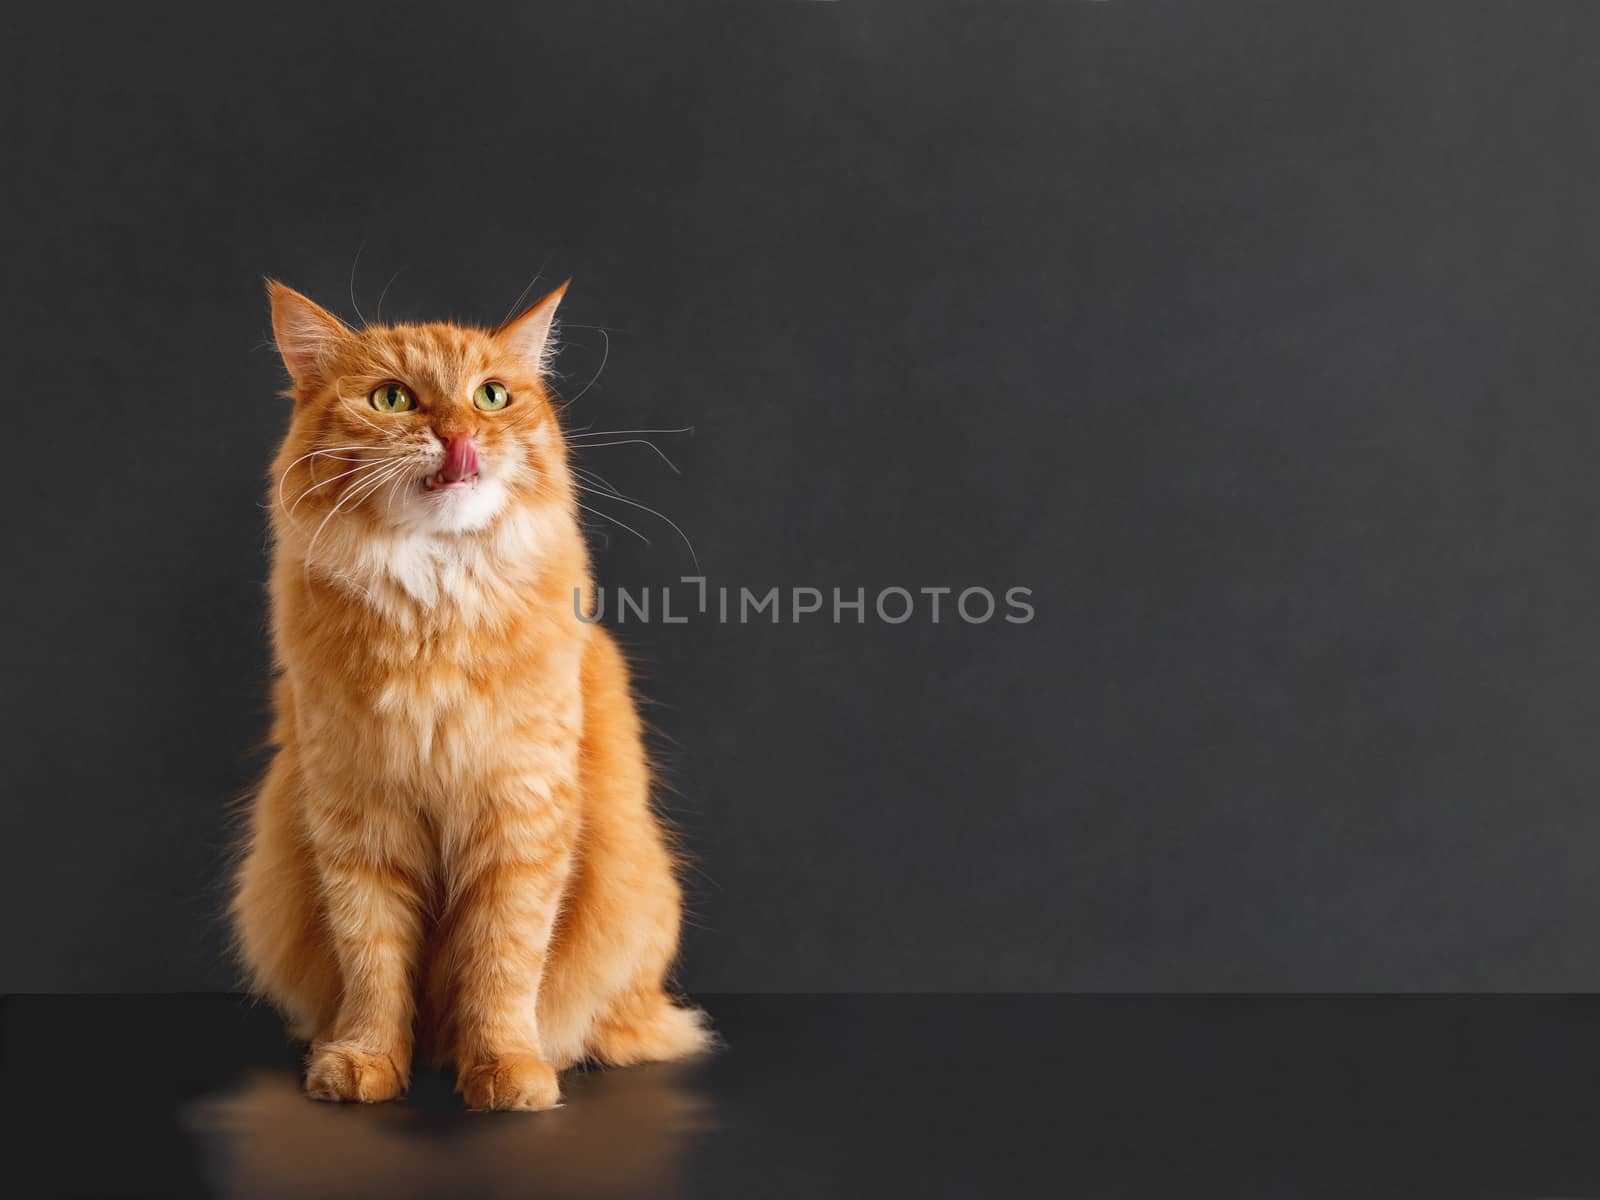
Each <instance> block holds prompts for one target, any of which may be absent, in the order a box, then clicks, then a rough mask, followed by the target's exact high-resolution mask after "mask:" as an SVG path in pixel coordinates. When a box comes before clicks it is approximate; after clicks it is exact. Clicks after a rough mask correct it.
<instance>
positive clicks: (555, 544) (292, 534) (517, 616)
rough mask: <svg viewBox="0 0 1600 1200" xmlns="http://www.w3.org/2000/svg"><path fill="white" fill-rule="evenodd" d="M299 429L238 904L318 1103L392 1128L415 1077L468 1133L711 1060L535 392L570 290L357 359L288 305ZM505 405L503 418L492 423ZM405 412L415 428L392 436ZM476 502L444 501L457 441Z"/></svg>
mask: <svg viewBox="0 0 1600 1200" xmlns="http://www.w3.org/2000/svg"><path fill="white" fill-rule="evenodd" d="M268 291H269V294H270V296H271V300H272V311H273V328H274V331H275V333H276V336H277V341H278V345H279V348H280V350H281V352H282V354H283V357H284V361H285V363H286V365H287V366H288V367H289V370H290V374H291V376H292V377H293V381H294V386H293V388H292V393H291V394H292V398H293V400H294V414H293V417H292V419H291V422H290V426H289V432H288V436H287V437H286V438H285V439H284V442H283V446H282V448H281V449H280V451H279V453H278V456H277V459H276V462H275V463H274V465H273V473H272V493H271V500H272V509H273V532H274V558H273V569H272V577H271V585H270V590H271V598H272V628H273V637H274V643H275V647H276V652H277V664H278V668H279V672H280V675H279V678H278V682H277V685H276V689H275V693H274V699H275V705H276V710H277V719H276V722H275V725H274V732H273V743H274V747H275V755H274V758H273V761H272V764H271V767H270V768H269V770H268V771H267V774H266V777H265V779H264V780H263V782H262V784H261V787H260V790H259V791H258V793H257V794H256V796H255V798H254V801H253V806H252V810H251V829H250V835H249V841H248V845H247V848H246V852H245V855H244V857H243V859H242V862H241V865H240V868H239V871H238V876H237V880H236V888H235V893H234V900H233V907H232V912H233V917H234V924H235V929H236V932H237V938H238V944H239V948H240V952H241V956H242V958H243V960H244V963H245V965H246V967H247V968H248V970H249V973H250V979H251V982H252V986H253V987H254V988H255V990H257V991H258V992H259V993H261V994H264V995H265V996H267V997H268V998H270V999H271V1000H272V1001H273V1002H274V1003H275V1004H276V1005H277V1006H278V1008H279V1009H280V1010H281V1011H282V1012H283V1013H284V1014H285V1016H286V1017H287V1018H288V1020H289V1022H290V1024H291V1028H292V1029H293V1030H294V1031H295V1032H296V1034H297V1035H298V1036H301V1037H304V1038H307V1039H309V1040H310V1041H311V1044H312V1047H311V1054H310V1058H309V1061H308V1066H307V1072H306V1089H307V1091H308V1092H309V1093H310V1094H312V1095H313V1096H317V1097H320V1098H324V1099H331V1100H363V1101H374V1100H387V1099H391V1098H393V1097H395V1096H397V1095H399V1094H400V1093H401V1092H402V1091H403V1090H404V1089H405V1087H406V1083H407V1079H408V1077H409V1073H410V1069H411V1063H412V1060H413V1057H416V1056H420V1057H421V1058H422V1059H423V1061H428V1062H434V1063H439V1064H444V1063H449V1062H454V1064H455V1067H456V1071H457V1082H458V1087H459V1088H460V1090H461V1092H462V1094H463V1096H464V1097H465V1099H466V1102H467V1103H468V1104H469V1105H470V1106H472V1107H474V1108H517V1109H538V1108H548V1107H550V1106H551V1105H553V1104H555V1103H556V1102H557V1100H558V1096H559V1085H558V1080H557V1076H556V1072H557V1071H559V1070H560V1069H562V1068H565V1067H568V1066H570V1065H571V1064H573V1063H575V1062H577V1061H579V1060H581V1059H585V1058H592V1059H595V1060H598V1061H600V1062H604V1063H609V1064H615V1065H622V1064H626V1063H632V1062H639V1061H644V1060H651V1059H673V1058H680V1057H683V1056H685V1055H689V1054H692V1053H695V1052H697V1051H700V1050H703V1049H704V1048H706V1046H707V1045H708V1042H709V1037H710V1035H709V1033H708V1031H707V1029H706V1027H705V1024H704V1022H703V1018H702V1015H701V1014H700V1013H699V1012H698V1011H696V1010H693V1009H689V1008H682V1007H679V1006H677V1005H676V1004H675V1003H674V1002H673V1001H672V1000H671V999H670V998H669V996H668V993H667V990H666V977H667V973H668V971H669V969H670V967H671V965H672V962H673V959H674V957H675V956H676V953H677V944H678V927H679V921H680V893H679V888H678V884H677V882H676V880H675V878H674V872H673V862H672V858H671V856H670V854H669V851H668V848H667V843H666V838H665V836H664V833H663V830H662V827H661V825H660V823H659V821H658V820H657V818H656V817H655V815H654V814H653V813H652V811H651V808H650V801H649V789H650V776H649V769H648V766H647V764H646V760H645V754H644V749H643V744H642V738H641V731H640V724H639V719H638V716H637V713H636V710H635V707H634V703H633V699H632V696H631V694H630V690H629V681H628V672H627V668H626V665H625V663H624V661H623V659H622V656H621V654H620V653H619V652H618V650H617V648H616V645H615V643H614V642H613V641H612V640H611V638H610V636H609V635H608V634H606V632H605V631H604V630H603V629H601V628H600V627H598V626H595V625H589V624H584V623H582V622H580V621H579V620H578V619H577V618H576V617H575V615H574V612H573V589H574V588H582V589H583V594H584V595H585V596H588V595H589V594H590V590H589V581H590V572H589V561H588V553H587V550H586V547H585V545H584V542H583V537H582V533H581V530H580V528H579V525H578V522H577V519H576V512H577V509H576V505H575V495H574V490H573V486H572V481H571V477H570V475H569V472H568V467H567V461H566V443H565V441H564V439H563V436H562V433H561V430H560V427H559V422H558V417H557V414H556V412H555V409H554V408H553V406H552V405H551V403H550V397H549V394H548V393H547V392H546V390H545V387H544V385H543V382H542V378H541V376H542V367H543V363H544V359H545V355H546V351H547V345H548V337H549V332H550V328H551V322H552V318H553V316H554V313H555V309H556V306H557V305H558V304H559V302H560V300H561V296H562V294H563V292H564V291H565V286H564V285H563V287H562V288H560V289H557V290H556V291H555V292H553V293H551V294H550V295H549V296H547V297H545V298H544V299H543V300H541V301H540V302H539V303H538V304H535V305H534V306H533V307H532V308H531V309H529V310H528V311H527V312H526V313H524V314H523V315H522V316H521V317H518V318H517V319H516V320H514V321H512V322H510V323H509V324H507V325H505V326H503V327H501V328H500V329H497V330H478V329H469V328H463V327H460V326H456V325H447V324H434V325H400V326H387V327H369V328H366V329H362V330H359V331H357V330H353V329H350V328H349V327H347V326H345V325H344V324H342V323H341V322H339V321H338V320H337V319H336V318H334V317H332V316H331V315H329V314H328V313H326V312H324V311H323V310H322V309H320V308H318V307H317V306H316V305H315V304H313V303H312V302H311V301H309V300H307V299H306V298H305V297H303V296H301V295H299V294H298V293H296V292H294V291H291V290H290V289H288V288H286V287H283V286H282V285H279V284H276V283H271V284H269V285H268ZM487 380H493V381H497V382H499V383H501V384H503V385H504V386H505V387H506V388H507V389H508V390H509V393H510V396H511V402H510V403H509V404H508V405H507V406H506V407H505V408H504V409H501V410H499V411H489V412H485V411H480V410H479V409H477V408H475V407H474V405H473V400H472V397H473V394H474V392H475V390H476V389H477V388H478V386H479V385H480V384H481V383H484V382H485V381H487ZM390 383H398V384H401V385H403V386H404V387H406V388H407V389H409V391H410V392H411V394H412V395H413V396H414V397H415V401H416V405H417V407H416V408H415V410H414V411H410V412H389V413H385V412H380V411H378V410H377V409H376V408H374V406H373V405H372V404H371V403H370V402H369V397H370V395H371V393H372V392H373V390H374V389H375V388H377V387H379V385H387V384H390ZM454 438H461V439H465V438H471V439H473V444H474V445H475V446H476V453H477V456H478V464H479V470H480V472H481V474H480V475H479V476H478V477H476V478H475V480H474V481H473V482H471V483H470V485H467V486H459V485H458V486H457V487H454V488H447V489H434V488H431V487H430V486H428V482H425V481H429V480H430V479H431V480H432V481H434V482H437V481H438V479H440V478H442V476H436V474H435V473H436V472H438V471H439V470H440V467H441V463H443V462H444V461H445V458H446V455H445V449H444V440H447V439H454Z"/></svg>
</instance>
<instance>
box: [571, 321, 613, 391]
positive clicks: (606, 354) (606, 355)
mask: <svg viewBox="0 0 1600 1200" xmlns="http://www.w3.org/2000/svg"><path fill="white" fill-rule="evenodd" d="M598 332H599V334H600V336H601V337H602V338H604V339H605V349H604V350H603V351H601V353H600V365H599V366H598V367H596V368H595V371H594V374H593V375H591V376H589V382H588V383H586V384H584V385H583V390H582V391H580V392H579V393H578V394H577V395H576V396H574V397H573V398H572V399H571V400H568V401H567V402H566V403H565V404H563V405H562V406H561V407H562V408H563V409H567V408H571V407H572V406H573V405H574V404H576V403H577V402H578V401H579V400H582V399H583V397H584V395H585V394H586V393H587V392H588V391H589V389H590V388H592V387H593V386H594V385H595V380H597V379H599V378H600V373H601V372H602V371H604V370H605V369H606V363H607V362H609V361H610V360H611V335H610V334H609V333H607V332H606V331H605V330H604V329H601V330H599V331H598Z"/></svg>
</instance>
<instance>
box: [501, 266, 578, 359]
mask: <svg viewBox="0 0 1600 1200" xmlns="http://www.w3.org/2000/svg"><path fill="white" fill-rule="evenodd" d="M571 282H572V280H570V279H569V280H567V282H566V283H563V284H562V285H561V286H560V287H558V288H556V290H555V291H553V292H551V293H550V294H549V295H548V296H546V297H545V298H544V299H543V300H540V301H539V302H538V303H537V304H535V305H534V306H533V307H532V308H530V309H528V310H527V311H526V312H524V313H523V314H522V315H521V316H520V317H513V318H512V319H511V320H509V321H507V322H506V323H505V324H504V325H502V326H500V328H499V329H496V330H495V331H494V336H495V338H496V340H497V341H499V343H500V344H501V345H502V346H504V347H505V348H506V349H507V350H509V351H510V352H511V353H513V354H515V355H517V356H518V357H519V358H521V359H522V361H523V362H525V363H528V364H530V365H531V366H532V367H533V368H534V369H535V370H537V371H538V372H539V373H540V374H541V375H542V374H544V371H545V368H546V367H548V366H549V365H550V358H551V351H552V350H553V349H554V344H553V342H552V341H551V337H550V330H551V327H552V326H553V325H554V323H555V319H556V309H557V307H559V306H560V304H561V297H563V296H565V295H566V294H567V284H569V283H571Z"/></svg>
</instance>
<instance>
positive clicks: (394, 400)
mask: <svg viewBox="0 0 1600 1200" xmlns="http://www.w3.org/2000/svg"><path fill="white" fill-rule="evenodd" d="M416 406H417V400H416V397H415V396H413V395H412V394H411V393H410V392H408V391H406V389H405V388H403V387H401V386H400V385H399V384H398V383H386V384H384V385H383V386H382V387H381V388H375V389H374V390H373V393H372V407H373V408H375V409H377V410H378V411H379V412H381V413H402V412H410V411H411V410H412V409H413V408H415V407H416Z"/></svg>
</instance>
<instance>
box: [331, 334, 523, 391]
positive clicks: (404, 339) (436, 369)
mask: <svg viewBox="0 0 1600 1200" xmlns="http://www.w3.org/2000/svg"><path fill="white" fill-rule="evenodd" d="M358 346H359V350H358V353H359V354H360V355H361V356H362V357H364V358H366V359H368V360H369V363H370V370H371V372H372V373H374V374H389V375H394V376H396V377H397V378H399V379H400V380H402V381H403V382H405V383H408V384H411V385H412V386H413V387H437V388H441V389H444V390H453V389H455V388H456V387H457V386H459V385H460V384H461V383H462V381H463V380H464V379H465V378H467V377H469V376H477V375H479V374H481V373H483V372H484V371H487V370H490V369H492V368H493V367H494V366H495V365H496V357H497V347H496V345H495V342H494V339H493V338H492V337H491V336H490V335H489V334H488V333H486V332H485V331H483V330H481V329H469V328H466V327H463V326H460V325H446V324H432V325H387V326H383V327H381V328H376V329H367V330H365V331H363V333H362V336H361V338H360V341H359V343H358Z"/></svg>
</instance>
